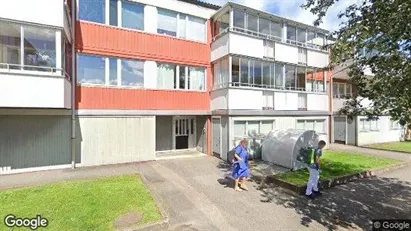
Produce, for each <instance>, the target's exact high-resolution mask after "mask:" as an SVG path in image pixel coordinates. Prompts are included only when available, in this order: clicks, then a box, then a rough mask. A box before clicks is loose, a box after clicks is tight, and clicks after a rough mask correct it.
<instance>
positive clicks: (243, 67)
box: [240, 58, 249, 86]
mask: <svg viewBox="0 0 411 231" xmlns="http://www.w3.org/2000/svg"><path fill="white" fill-rule="evenodd" d="M240 78H241V79H240V81H241V85H242V86H248V84H249V78H248V59H244V58H241V59H240Z"/></svg>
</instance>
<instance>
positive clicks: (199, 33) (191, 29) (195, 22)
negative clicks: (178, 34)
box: [186, 16, 207, 42]
mask: <svg viewBox="0 0 411 231" xmlns="http://www.w3.org/2000/svg"><path fill="white" fill-rule="evenodd" d="M187 23H188V24H187V31H186V32H187V39H190V40H194V41H199V42H205V41H206V37H207V36H206V20H204V19H201V18H197V17H193V16H188V22H187Z"/></svg>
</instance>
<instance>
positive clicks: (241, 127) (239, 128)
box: [234, 121, 247, 138]
mask: <svg viewBox="0 0 411 231" xmlns="http://www.w3.org/2000/svg"><path fill="white" fill-rule="evenodd" d="M246 132H247V130H246V122H245V121H234V137H237V138H242V137H244V136H245V135H246Z"/></svg>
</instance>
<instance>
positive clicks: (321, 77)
mask: <svg viewBox="0 0 411 231" xmlns="http://www.w3.org/2000/svg"><path fill="white" fill-rule="evenodd" d="M324 73H327V81H330V79H331V78H330V72H328V71H325V72H323V71H319V72H314V73H307V79H314V80H317V81H324Z"/></svg>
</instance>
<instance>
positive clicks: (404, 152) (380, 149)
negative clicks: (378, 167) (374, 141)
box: [359, 141, 411, 155]
mask: <svg viewBox="0 0 411 231" xmlns="http://www.w3.org/2000/svg"><path fill="white" fill-rule="evenodd" d="M408 142H410V141H408ZM359 147H360V148H367V149H374V150H378V151H385V152H397V153H401V154H408V155H411V152H406V151H401V150H387V149H383V148H375V147H371V146H359Z"/></svg>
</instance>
